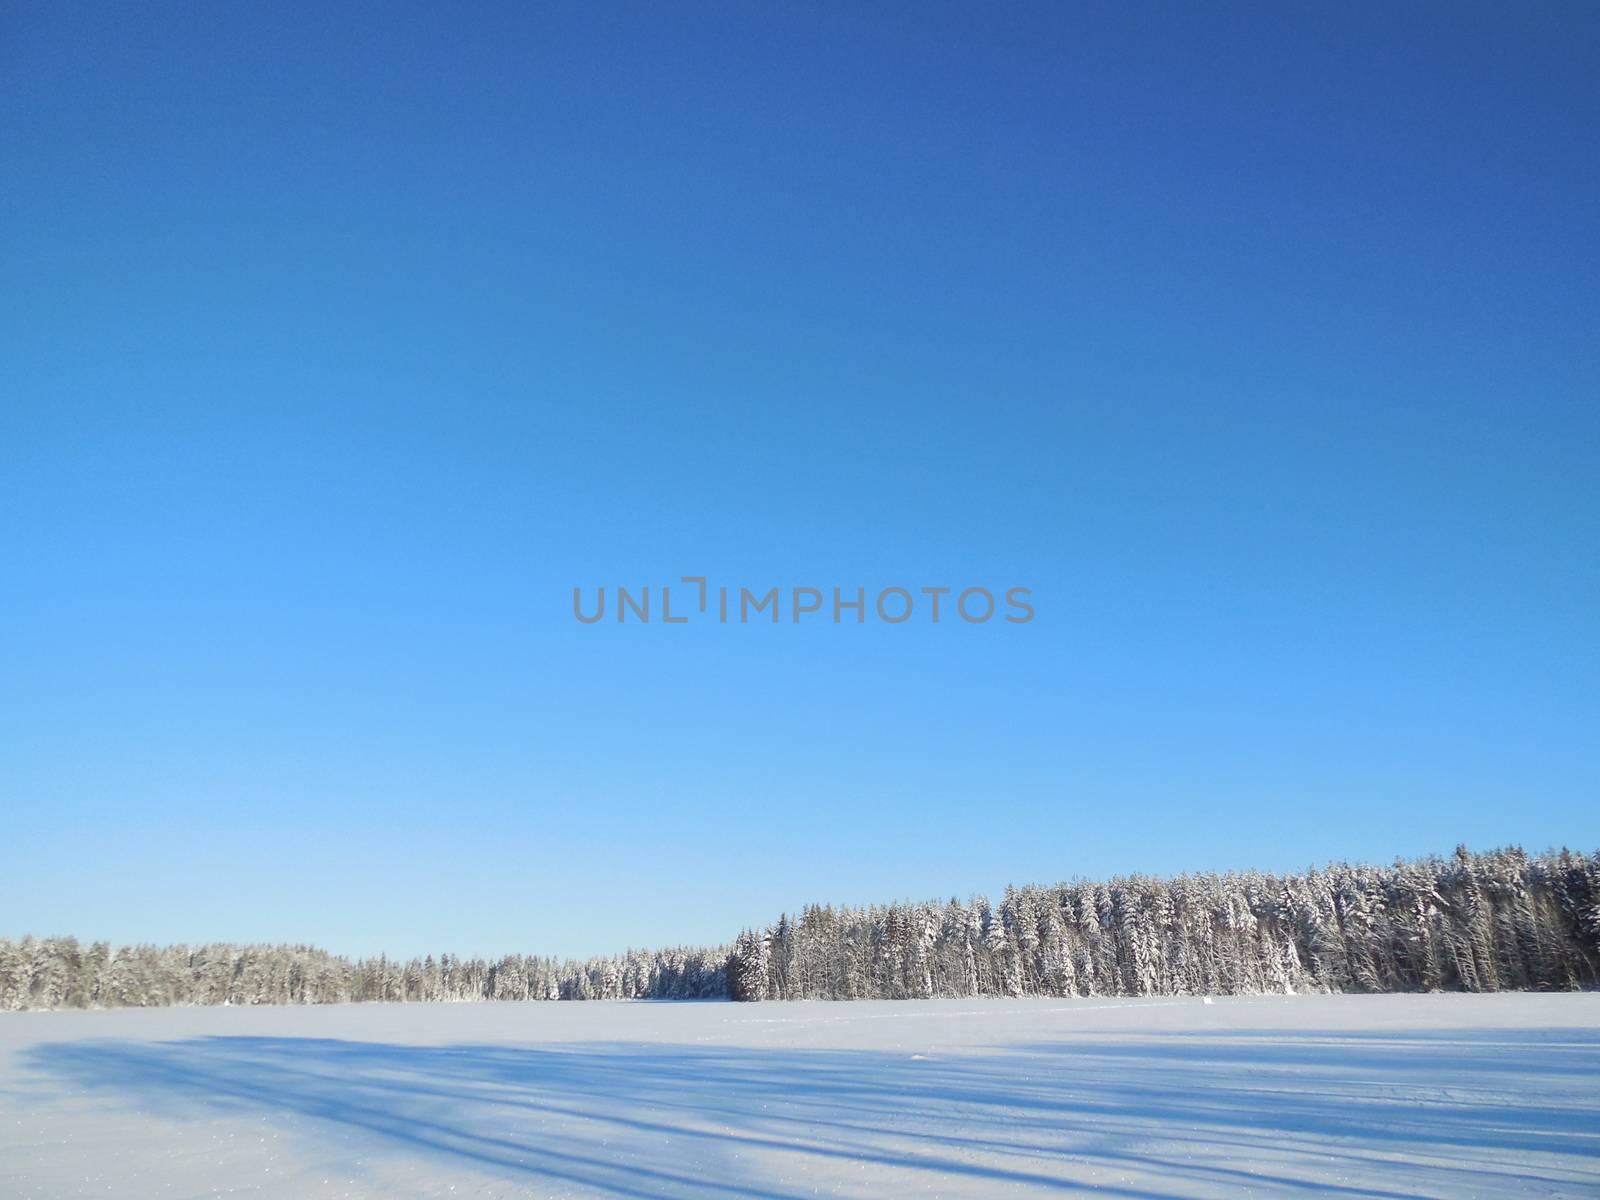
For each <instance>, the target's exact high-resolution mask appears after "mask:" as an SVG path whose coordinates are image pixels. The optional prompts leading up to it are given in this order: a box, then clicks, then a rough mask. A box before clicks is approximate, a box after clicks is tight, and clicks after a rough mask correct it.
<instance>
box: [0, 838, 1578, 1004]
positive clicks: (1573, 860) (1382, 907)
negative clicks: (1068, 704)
mask: <svg viewBox="0 0 1600 1200" xmlns="http://www.w3.org/2000/svg"><path fill="white" fill-rule="evenodd" d="M1597 985H1600V853H1595V854H1591V855H1588V856H1585V855H1582V854H1577V853H1573V852H1571V851H1567V850H1562V851H1559V852H1552V853H1548V854H1541V855H1529V854H1526V853H1524V852H1523V851H1522V850H1520V849H1515V848H1512V849H1505V850H1496V851H1492V852H1489V853H1485V854H1472V853H1470V852H1468V851H1467V850H1466V849H1465V848H1464V847H1462V848H1458V849H1457V851H1456V852H1455V854H1454V855H1452V856H1451V857H1449V858H1444V859H1440V858H1430V859H1426V860H1423V861H1420V862H1410V863H1405V862H1402V863H1397V864H1395V865H1394V866H1389V867H1366V866H1350V865H1347V864H1338V865H1334V866H1330V867H1328V868H1326V869H1323V870H1312V871H1309V872H1306V873H1304V874H1293V875H1282V876H1279V875H1268V874H1263V873H1259V872H1245V873H1230V874H1226V875H1214V874H1199V875H1180V876H1177V877H1176V878H1173V879H1155V878H1148V877H1144V876H1131V877H1128V878H1119V879H1113V880H1111V881H1110V882H1108V883H1087V882H1076V883H1065V884H1060V885H1057V886H1054V887H1038V886H1029V887H1023V888H1007V889H1006V892H1005V896H1004V898H1003V899H1002V900H1001V902H1000V903H999V904H998V905H991V904H990V903H989V901H988V900H987V899H985V898H984V897H981V896H979V897H974V898H973V899H972V900H971V901H969V902H967V903H961V902H960V901H957V900H951V901H949V902H948V903H939V902H932V903H923V904H888V905H877V906H873V907H871V908H867V909H852V908H833V907H828V906H822V905H814V906H812V907H809V908H807V909H805V910H804V911H803V912H801V913H800V914H799V915H798V917H790V916H788V915H785V916H782V917H780V918H779V919H778V921H777V922H776V923H775V924H773V925H771V926H769V927H767V928H765V929H761V930H746V931H744V932H742V933H741V934H740V935H739V936H738V938H737V939H736V940H735V942H734V944H733V945H732V947H731V948H730V947H726V946H724V947H715V948H678V949H671V950H654V951H644V950H640V951H629V952H628V953H626V954H623V955H616V956H611V957H602V958H592V959H589V960H587V961H582V962H579V961H572V960H556V959H552V958H545V957H537V956H523V955H509V956H507V957H505V958H501V959H499V960H497V961H492V962H491V961H485V960H483V959H477V958H473V959H462V958H458V957H455V956H452V955H449V954H445V955H440V956H439V957H438V958H434V957H433V956H431V955H430V956H429V957H427V958H424V959H412V960H410V961H407V962H400V961H396V960H392V959H388V958H383V957H380V958H375V959H373V958H368V959H360V960H355V961H352V960H349V959H345V958H339V957H335V956H333V955H330V954H327V953H325V952H323V951H321V950H316V949H312V948H310V947H306V946H236V945H206V946H196V947H190V946H167V947H155V946H131V947H121V948H118V949H115V950H113V949H112V948H111V947H110V946H109V945H108V944H106V943H104V942H96V943H94V944H92V945H87V946H86V945H82V944H80V943H79V942H77V941H76V940H75V939H73V938H43V939H36V938H31V937H29V938H24V939H22V941H20V942H8V941H0V1009H10V1010H15V1009H26V1008H110V1007H123V1006H153V1005H191V1004H324V1003H336V1002H342V1001H365V1000H379V1001H429V1000H434V1001H438V1000H588V999H603V1000H609V999H711V998H724V997H726V998H731V999H734V1000H766V999H782V1000H797V999H839V1000H852V999H901V998H923V997H934V996H958V997H959V996H1109V995H1133V996H1148V995H1230V994H1251V993H1266V992H1279V993H1282V992H1290V991H1296V992H1305V991H1311V992H1415V991H1438V990H1449V991H1471V992H1478V991H1497V990H1512V989H1531V990H1541V991H1549V990H1575V989H1583V988H1593V987H1595V986H1597Z"/></svg>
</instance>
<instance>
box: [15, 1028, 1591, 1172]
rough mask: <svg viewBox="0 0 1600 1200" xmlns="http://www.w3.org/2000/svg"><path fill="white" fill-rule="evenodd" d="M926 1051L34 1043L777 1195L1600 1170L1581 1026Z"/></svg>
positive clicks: (485, 1139) (384, 1134) (64, 1073)
mask: <svg viewBox="0 0 1600 1200" xmlns="http://www.w3.org/2000/svg"><path fill="white" fill-rule="evenodd" d="M930 1054H931V1055H932V1057H927V1058H923V1057H918V1058H912V1057H911V1052H910V1051H909V1050H908V1051H905V1052H903V1053H888V1052H883V1051H864V1050H809V1049H796V1048H746V1047H705V1046H695V1045H664V1044H655V1043H605V1044H592V1043H583V1044H572V1045H548V1046H539V1047H529V1046H516V1045H445V1046H411V1045H392V1044H383V1043H367V1042H350V1041H339V1040H329V1039H314V1038H277V1037H211V1038H197V1039H191V1040H185V1041H175V1042H121V1041H77V1042H63V1043H55V1044H50V1045H44V1046H39V1047H36V1048H34V1049H33V1050H31V1051H29V1052H27V1058H28V1062H29V1065H30V1066H31V1067H32V1068H34V1069H35V1070H37V1071H39V1072H41V1073H43V1074H44V1075H46V1076H47V1077H48V1078H49V1080H50V1081H51V1082H53V1083H57V1084H61V1085H66V1086H71V1087H74V1088H78V1089H84V1090H88V1091H90V1092H94V1093H100V1094H104V1095H105V1096H107V1097H110V1098H113V1099H115V1100H117V1101H126V1102H128V1103H132V1104H137V1105H138V1106H139V1107H141V1108H146V1109H152V1110H154V1111H156V1112H158V1113H160V1114H162V1115H164V1116H168V1117H173V1118H178V1119H183V1118H189V1117H199V1116H217V1115H239V1114H248V1115H252V1116H259V1115H268V1116H284V1117H293V1118H297V1119H299V1120H301V1121H303V1122H305V1123H306V1124H308V1125H312V1126H322V1127H324V1128H336V1129H343V1130H346V1131H349V1130H359V1131H363V1132H364V1133H365V1134H367V1135H369V1136H370V1137H372V1138H373V1139H375V1140H376V1141H377V1142H379V1143H386V1144H389V1145H390V1146H393V1147H401V1148H404V1149H406V1150H408V1151H410V1152H413V1153H416V1154H419V1155H423V1156H427V1157H431V1158H433V1159H435V1160H436V1161H438V1162H440V1163H442V1164H448V1163H451V1162H454V1163H456V1164H458V1165H461V1164H466V1163H471V1164H473V1165H475V1166H477V1167H479V1168H481V1169H484V1170H486V1171H488V1172H491V1173H493V1174H496V1175H499V1176H501V1177H503V1178H509V1179H513V1180H520V1181H522V1182H523V1183H525V1184H527V1185H529V1186H533V1185H534V1184H535V1183H539V1184H543V1185H547V1186H549V1185H563V1184H564V1185H567V1186H572V1187H577V1188H581V1189H587V1190H590V1191H593V1192H597V1193H603V1194H612V1195H621V1196H637V1197H646V1196H649V1197H659V1196H755V1197H766V1198H768V1200H790V1198H791V1197H795V1196H799V1195H811V1194H813V1189H814V1188H815V1187H816V1186H818V1185H821V1186H824V1187H826V1186H827V1185H828V1184H829V1183H830V1181H835V1180H836V1181H839V1182H841V1183H844V1184H846V1185H848V1186H854V1187H860V1186H862V1184H863V1183H865V1182H868V1181H871V1182H872V1183H873V1186H874V1190H881V1189H882V1181H883V1180H885V1179H887V1178H889V1176H888V1175H885V1174H876V1175H875V1174H872V1172H873V1171H878V1172H889V1173H891V1174H893V1173H904V1176H905V1177H904V1181H903V1182H904V1183H905V1185H906V1186H920V1187H923V1188H927V1187H929V1186H934V1187H937V1188H938V1189H939V1190H940V1191H941V1192H943V1193H946V1194H948V1193H955V1192H977V1191H983V1190H986V1189H990V1188H993V1189H997V1190H998V1189H1002V1188H1003V1189H1007V1190H1022V1191H1030V1190H1037V1191H1041V1192H1043V1191H1055V1190H1065V1191H1079V1190H1085V1189H1092V1190H1095V1191H1098V1192H1102V1193H1105V1194H1109V1195H1120V1196H1126V1197H1136V1198H1143V1200H1158V1198H1165V1197H1175V1196H1189V1195H1195V1194H1197V1193H1200V1194H1211V1193H1217V1192H1227V1191H1229V1190H1231V1189H1236V1188H1243V1187H1245V1186H1250V1187H1253V1188H1257V1189H1265V1190H1268V1191H1276V1192H1279V1193H1295V1192H1300V1193H1304V1194H1315V1195H1336V1196H1337V1195H1346V1196H1376V1197H1403V1196H1416V1195H1450V1194H1458V1193H1461V1192H1462V1191H1463V1189H1465V1190H1469V1191H1472V1192H1474V1193H1476V1194H1478V1195H1495V1194H1500V1193H1502V1192H1503V1193H1504V1194H1513V1193H1516V1192H1519V1191H1526V1190H1528V1189H1530V1188H1539V1189H1542V1190H1544V1191H1547V1192H1549V1191H1553V1192H1555V1193H1556V1194H1563V1193H1565V1194H1574V1193H1573V1192H1567V1191H1565V1189H1569V1188H1577V1189H1578V1190H1582V1191H1587V1190H1588V1189H1590V1188H1595V1189H1596V1190H1597V1191H1600V1170H1597V1160H1596V1157H1595V1156H1596V1154H1597V1153H1600V1084H1596V1083H1595V1081H1596V1080H1600V1033H1597V1032H1596V1031H1593V1030H1582V1029H1571V1030H1561V1029H1557V1030H1539V1031H1517V1030H1479V1031H1468V1032H1461V1031H1450V1032H1448V1033H1445V1032H1437V1031H1418V1032H1408V1031H1382V1032H1376V1031H1375V1032H1373V1033H1370V1034H1365V1033H1350V1032H1348V1031H1340V1032H1316V1031H1311V1032H1306V1031H1298V1032H1267V1031H1252V1032H1250V1033H1249V1034H1247V1035H1241V1034H1232V1033H1227V1032H1218V1031H1207V1032H1205V1033H1203V1034H1202V1033H1193V1034H1181V1033H1161V1034H1146V1035H1130V1034H1121V1033H1119V1034H1098V1033H1093V1032H1088V1031H1085V1032H1083V1033H1081V1034H1079V1035H1076V1036H1075V1037H1074V1038H1073V1039H1072V1040H1068V1041H1059V1042H1046V1043H1039V1044H1033V1045H1026V1046H1007V1047H1000V1048H996V1049H995V1050H994V1051H992V1052H984V1053H961V1054H941V1053H937V1052H933V1051H930ZM1553 1085H1557V1086H1556V1090H1552V1087H1553ZM807 1176H811V1177H810V1178H807ZM777 1180H785V1181H788V1182H787V1183H779V1182H774V1181H777ZM802 1182H803V1184H804V1186H801V1183H802ZM790 1185H792V1186H794V1187H795V1188H796V1189H797V1190H793V1191H791V1190H787V1188H788V1187H789V1186H790ZM1418 1189H1421V1190H1420V1191H1419V1190H1418Z"/></svg>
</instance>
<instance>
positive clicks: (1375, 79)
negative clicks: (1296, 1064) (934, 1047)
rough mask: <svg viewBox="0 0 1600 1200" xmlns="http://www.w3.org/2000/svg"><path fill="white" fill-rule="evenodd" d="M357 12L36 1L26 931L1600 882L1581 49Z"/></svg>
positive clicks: (6, 147) (24, 451) (13, 897)
mask: <svg viewBox="0 0 1600 1200" xmlns="http://www.w3.org/2000/svg"><path fill="white" fill-rule="evenodd" d="M335 7H337V8H338V9H339V11H335V12H325V11H319V7H318V6H311V5H288V6H280V7H276V8H272V9H267V8H263V7H261V6H252V5H232V4H229V5H218V6H174V7H163V6H161V5H152V6H139V7H137V8H133V7H122V8H117V7H113V6H105V5H82V6H72V5H55V4H51V5H35V4H22V5H9V6H7V7H6V9H5V10H4V12H3V13H0V179H3V180H4V183H3V186H0V278H3V280H4V286H3V287H0V349H3V354H0V359H3V363H4V368H3V373H4V380H5V382H4V384H3V392H4V399H0V564H3V565H0V571H3V586H0V622H3V624H0V628H3V629H4V634H3V637H0V681H3V686H0V730H3V735H0V806H3V807H4V809H5V810H6V813H7V815H6V818H5V827H6V834H5V836H4V837H3V838H0V914H3V918H0V920H3V924H4V928H0V935H12V936H16V935H20V934H22V933H25V932H33V933H37V934H52V933H74V934H76V935H78V936H80V937H84V938H109V939H112V940H115V941H140V940H150V941H169V940H170V941H176V940H187V941H197V940H203V939H228V940H271V941H280V940H282V941H296V942H299V941H310V942H315V943H318V944H321V945H325V946H327V947H329V948H330V949H334V950H338V951H344V952H353V953H366V952H376V951H379V950H383V951H387V952H390V953H401V954H409V953H420V952H424V951H428V950H439V949H451V950H454V951H458V952H468V953H471V952H492V953H498V952H505V951H510V950H527V951H543V952H554V953H590V952H605V951H611V950H616V949H621V948H623V947H625V946H628V945H645V944H660V943H664V942H678V941H682V942H704V941H720V940H722V939H724V938H726V937H730V936H731V935H732V934H733V933H735V932H736V931H737V930H738V928H739V927H740V926H741V925H743V924H746V923H754V922H757V921H766V920H770V919H772V918H774V917H775V916H776V915H777V913H778V912H779V911H781V910H784V909H789V910H793V909H794V908H795V907H796V906H798V905H801V904H803V903H806V902H809V901H822V900H831V901H835V902H857V903H859V902H870V901H880V900H888V899H892V898H897V897H914V898H919V899H920V898H925V897H929V896H946V895H951V894H956V895H961V896H965V895H967V894H969V893H971V892H973V891H979V890H983V891H988V892H991V893H994V892H998V890H999V889H1000V888H1001V887H1002V886H1003V885H1004V884H1005V883H1006V882H1007V881H1008V880H1010V881H1016V882H1026V881H1053V880H1057V879H1062V878H1067V877H1071V876H1075V875H1083V876H1089V877H1099V876H1105V875H1109V874H1113V873H1126V872H1133V871H1143V872H1159V873H1166V872H1173V871H1178V870H1183V869H1220V868H1230V867H1246V866H1260V867H1264V868H1270V869H1288V868H1298V867H1304V866H1306V865H1307V864H1310V863H1313V862H1322V861H1326V860H1328V859H1330V858H1344V857H1350V858H1361V859H1369V860H1379V861H1386V860H1388V859H1391V858H1392V857H1394V856H1396V855H1413V854H1419V853H1428V852H1436V851H1437V852H1445V851H1448V850H1450V849H1451V848H1452V847H1453V846H1454V845H1455V844H1456V843H1457V842H1458V841H1466V842H1468V843H1469V844H1471V845H1473V846H1476V847H1488V846H1491V845H1497V844H1502V843H1506V842H1512V841H1520V842H1523V843H1525V844H1528V845H1529V846H1530V847H1539V848H1543V847H1545V846H1547V845H1551V844H1560V843H1563V842H1565V843H1569V844H1572V845H1575V846H1579V847H1584V848H1591V849H1592V848H1594V847H1596V846H1597V845H1600V816H1597V815H1596V814H1597V813H1600V804H1597V803H1596V798H1597V783H1600V759H1597V754H1596V748H1597V744H1600V741H1597V736H1596V733H1597V729H1600V606H1597V604H1596V600H1595V598H1596V596H1597V595H1600V554H1597V553H1596V547H1597V545H1600V483H1597V480H1600V406H1597V404H1596V397H1597V396H1600V354H1597V349H1596V346H1597V339H1596V338H1595V336H1594V335H1595V328H1596V316H1597V312H1600V303H1597V301H1600V294H1597V293H1600V279H1597V275H1596V270H1595V263H1596V261H1597V251H1600V245H1597V241H1600V238H1597V234H1596V222H1595V220H1594V217H1595V213H1596V212H1597V211H1600V206H1597V200H1600V194H1597V193H1600V173H1597V166H1596V164H1597V162H1600V157H1597V153H1596V151H1597V146H1596V134H1595V130H1596V128H1597V127H1600V81H1597V76H1596V73H1595V72H1594V70H1593V64H1594V62H1595V61H1596V59H1597V57H1600V44H1597V43H1600V17H1597V15H1596V12H1595V10H1594V9H1592V8H1590V7H1588V6H1579V5H1570V6H1531V7H1526V8H1522V9H1519V10H1518V11H1515V12H1512V11H1506V10H1505V9H1504V8H1500V9H1499V10H1498V11H1497V9H1496V8H1495V7H1489V6H1485V7H1481V8H1474V7H1472V6H1459V5H1452V6H1414V7H1409V8H1404V9H1396V8H1395V7H1394V6H1388V5H1384V6H1380V5H1358V6H1328V7H1325V8H1321V9H1297V10H1295V11H1292V12H1291V11H1288V10H1272V9H1270V7H1269V6H1254V7H1253V8H1252V7H1238V8H1230V7H1226V6H1224V7H1221V8H1218V9H1216V10H1212V11H1207V12H1204V13H1201V12H1198V11H1196V10H1194V9H1193V8H1192V7H1191V6H1184V5H1174V6H1171V7H1160V6H1158V7H1154V8H1149V9H1145V10H1143V11H1142V12H1140V13H1138V14H1132V13H1129V12H1127V11H1125V10H1123V9H1122V8H1121V6H1104V7H1099V6H1097V7H1082V8H1073V7H1071V6H1065V5H1044V6H1037V7H1028V6H1010V7H1007V8H1005V9H1002V10H993V9H985V8H983V7H979V6H952V7H948V8H940V7H930V6H915V7H903V8H894V7H889V6H879V7H876V8H875V9H874V11H872V12H855V11H851V8H852V6H844V5H831V6H822V7H806V8H804V9H800V8H796V9H793V10H788V11H783V10H780V9H778V8H775V7H761V6H757V7H754V8H752V7H749V6H696V7H695V8H694V10H693V11H671V10H669V9H665V8H661V7H660V6H656V7H654V8H646V7H638V8H634V7H617V6H578V5H563V6H558V7H555V8H551V9H545V10H539V11H536V10H532V9H531V8H529V7H528V6H521V5H505V6H472V5H466V6H448V7H446V6H437V7H431V8H430V7H428V6H418V7H406V6H401V5H394V6H382V7H381V8H380V7H378V6H360V5H345V6H335ZM683 574H704V575H707V576H709V577H711V578H712V580H713V581H714V582H716V581H725V582H728V583H732V584H748V585H750V586H752V587H761V588H765V587H768V586H772V585H779V586H785V587H788V586H794V585H811V586H817V587H822V588H830V587H832V586H834V585H841V586H846V587H853V586H856V585H861V586H866V587H868V588H869V589H874V590H875V589H877V588H880V587H887V586H905V587H911V588H915V587H920V586H925V585H927V586H932V585H953V586H957V587H960V586H971V585H983V586H988V587H991V588H995V589H997V590H998V589H1002V588H1005V587H1009V586H1028V587H1031V588H1032V589H1033V592H1034V598H1035V605H1036V609H1037V612H1038V616H1037V617H1036V619H1035V620H1034V621H1033V622H1032V623H1030V624H1027V625H1021V626H1013V625H1004V624H1001V623H998V622H996V623H992V624H989V625H984V626H966V625H962V624H960V623H959V622H957V623H949V622H942V623H941V624H940V625H938V626H933V625H931V624H928V623H925V622H921V621H913V622H910V623H908V624H905V625H902V626H896V627H889V626H884V625H882V624H878V623H869V624H867V625H865V626H862V627H859V628H858V627H855V626H851V625H845V626H841V627H834V626H832V625H831V624H829V623H827V622H822V623H817V624H808V625H803V626H800V627H794V626H791V625H788V624H785V625H783V626H780V627H778V628H776V629H774V628H771V627H764V626H751V627H748V628H739V627H733V626H730V627H717V626H715V625H690V626H687V627H683V628H671V629H667V628H662V627H661V626H659V625H658V624H653V625H650V626H645V627H640V626H634V625H628V626H620V627H619V626H617V625H615V624H613V623H610V622H607V623H604V624H602V625H597V626H594V627H592V628H591V627H587V626H582V625H579V624H578V623H577V622H575V621H574V620H573V619H572V616H571V607H570V606H571V589H572V588H573V587H574V586H575V585H582V586H584V587H586V588H594V587H597V586H600V585H606V586H609V587H615V586H616V585H618V584H623V585H629V586H634V587H638V586H643V585H646V584H649V585H652V586H657V587H658V586H659V585H660V584H662V583H665V582H670V581H672V580H674V579H676V578H677V577H678V576H680V575H683Z"/></svg>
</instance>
